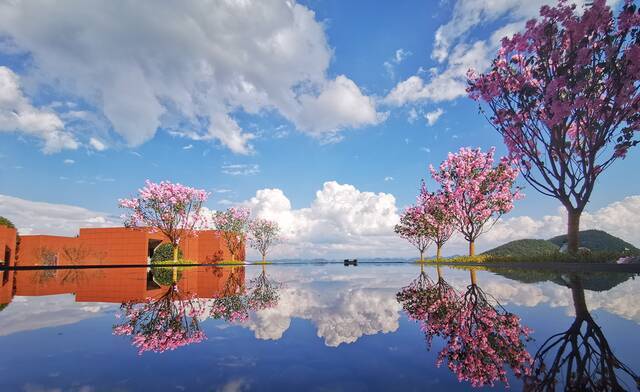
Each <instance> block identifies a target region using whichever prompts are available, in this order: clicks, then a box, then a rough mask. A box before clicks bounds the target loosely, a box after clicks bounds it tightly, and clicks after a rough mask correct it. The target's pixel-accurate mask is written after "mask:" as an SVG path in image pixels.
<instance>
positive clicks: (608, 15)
mask: <svg viewBox="0 0 640 392" xmlns="http://www.w3.org/2000/svg"><path fill="white" fill-rule="evenodd" d="M468 79H469V87H468V89H467V91H468V93H469V96H470V97H471V98H472V99H475V100H482V101H484V102H485V103H486V104H487V105H488V107H489V121H490V122H491V124H492V125H493V126H494V127H495V128H496V130H498V132H500V134H501V135H502V136H503V138H504V141H505V144H506V145H507V147H508V149H509V152H510V154H511V157H512V158H514V159H516V161H517V162H518V164H519V165H520V169H521V171H522V174H523V176H524V177H525V179H526V180H527V181H528V182H529V184H530V185H531V186H532V187H534V188H535V189H536V190H538V191H539V192H541V193H543V194H545V195H548V196H551V197H554V198H557V199H558V200H559V201H560V202H561V203H562V204H563V205H564V206H565V207H566V208H567V211H568V212H569V230H568V231H569V248H570V251H572V252H575V251H577V247H578V238H577V232H578V226H579V217H580V214H581V213H582V210H583V209H584V207H585V205H586V203H587V202H588V201H589V197H590V196H591V192H592V190H593V187H594V184H595V181H596V178H597V177H598V176H599V175H600V174H602V172H603V171H604V170H605V169H606V168H607V167H609V166H610V165H611V164H612V163H613V162H614V161H615V160H616V159H618V158H624V157H625V156H626V154H627V153H628V151H629V149H630V148H631V147H634V146H636V145H637V144H638V142H639V139H638V138H637V132H638V130H640V11H639V10H638V9H637V6H636V5H635V4H634V2H633V1H630V0H627V1H626V2H625V4H624V6H623V7H622V9H621V11H620V14H619V15H618V17H617V23H616V18H614V16H613V13H612V11H611V9H610V8H609V7H608V6H607V5H606V2H605V0H594V1H593V3H592V4H591V5H590V6H588V7H586V8H585V10H584V12H583V13H582V15H579V14H577V13H576V12H575V6H574V5H568V2H567V1H560V2H559V3H558V5H557V6H556V7H549V6H544V7H542V8H541V10H540V18H539V19H537V20H535V19H534V20H531V21H529V22H528V23H527V25H526V29H525V31H524V32H522V33H517V34H515V35H514V36H513V37H511V38H504V39H503V40H502V47H501V49H500V50H499V52H498V55H497V57H496V58H495V59H494V61H493V65H492V67H491V69H490V70H489V72H487V73H485V74H477V73H476V72H474V71H473V70H470V71H469V74H468Z"/></svg>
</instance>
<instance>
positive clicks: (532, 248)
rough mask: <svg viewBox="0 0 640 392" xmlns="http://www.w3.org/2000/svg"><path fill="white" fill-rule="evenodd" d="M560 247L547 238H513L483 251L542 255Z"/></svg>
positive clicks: (499, 253) (500, 253) (494, 254)
mask: <svg viewBox="0 0 640 392" xmlns="http://www.w3.org/2000/svg"><path fill="white" fill-rule="evenodd" d="M559 250H560V247H559V246H558V245H556V244H554V243H552V242H549V241H547V240H530V239H525V240H515V241H511V242H507V243H506V244H503V245H500V246H498V247H497V248H493V249H491V250H488V251H486V252H484V253H483V254H486V255H492V256H516V257H519V256H522V257H525V256H542V255H548V254H550V253H556V252H558V251H559Z"/></svg>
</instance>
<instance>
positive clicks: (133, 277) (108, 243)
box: [0, 226, 245, 306]
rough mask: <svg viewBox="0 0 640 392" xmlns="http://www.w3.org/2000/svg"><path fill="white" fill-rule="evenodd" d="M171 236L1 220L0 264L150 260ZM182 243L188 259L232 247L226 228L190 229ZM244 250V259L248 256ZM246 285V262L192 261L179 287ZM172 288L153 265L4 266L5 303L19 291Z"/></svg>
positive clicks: (99, 292)
mask: <svg viewBox="0 0 640 392" xmlns="http://www.w3.org/2000/svg"><path fill="white" fill-rule="evenodd" d="M163 242H168V241H167V238H166V237H165V236H164V235H162V234H161V233H153V232H151V231H150V230H148V229H130V228H124V227H114V228H85V229H80V232H79V234H78V235H77V236H75V237H63V236H51V235H25V236H20V237H19V240H18V236H17V233H16V230H15V229H10V228H7V227H2V226H0V264H2V265H4V266H52V267H53V266H70V265H71V266H82V265H105V266H106V265H144V264H148V262H149V258H150V256H151V255H152V254H153V250H154V249H155V247H157V246H158V245H159V244H161V243H163ZM180 248H181V250H182V253H183V257H184V259H186V260H190V261H194V262H197V263H216V262H220V261H223V260H230V259H231V253H230V252H229V250H228V249H227V247H226V246H225V244H224V241H223V240H222V237H221V235H220V232H218V231H215V230H201V231H198V232H195V233H194V234H193V235H186V236H185V238H184V239H183V240H182V241H181V244H180ZM244 258H245V254H244V250H242V252H241V254H240V256H239V257H238V259H239V260H244ZM231 283H233V285H241V286H243V285H244V268H243V267H214V266H200V267H186V268H184V269H183V270H182V271H181V279H180V280H179V281H178V283H177V284H178V288H179V289H180V290H182V291H183V292H189V293H192V294H195V295H196V296H198V297H201V298H214V297H218V296H220V295H223V292H224V291H225V290H228V289H229V287H230V284H231ZM166 290H167V288H166V287H163V286H161V285H159V284H157V283H156V282H155V281H154V279H153V276H152V273H151V269H149V268H112V269H47V270H38V271H26V270H18V271H13V270H3V271H0V306H1V305H3V304H8V303H9V302H11V300H12V299H13V297H14V296H42V295H55V294H74V295H75V298H76V301H79V302H114V303H121V302H127V301H142V300H144V299H145V298H148V297H156V296H160V295H162V293H164V292H165V291H166Z"/></svg>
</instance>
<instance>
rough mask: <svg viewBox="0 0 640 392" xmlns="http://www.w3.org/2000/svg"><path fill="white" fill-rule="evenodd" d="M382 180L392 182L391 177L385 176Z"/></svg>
mask: <svg viewBox="0 0 640 392" xmlns="http://www.w3.org/2000/svg"><path fill="white" fill-rule="evenodd" d="M384 180H385V181H393V177H391V176H386V177H385V178H384Z"/></svg>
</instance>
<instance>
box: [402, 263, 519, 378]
mask: <svg viewBox="0 0 640 392" xmlns="http://www.w3.org/2000/svg"><path fill="white" fill-rule="evenodd" d="M397 298H398V301H399V302H400V303H401V304H402V305H403V308H404V309H405V311H406V312H407V314H408V315H409V317H410V318H412V319H415V320H418V321H420V322H421V328H422V330H423V331H424V333H425V338H426V340H427V344H428V346H429V347H431V342H432V339H433V337H434V336H440V337H442V338H443V339H444V340H445V346H444V348H443V349H442V350H441V351H440V353H439V355H438V359H437V362H436V364H437V365H438V366H440V365H442V364H443V363H444V362H445V361H446V363H447V367H448V368H449V369H450V370H451V371H452V372H454V373H455V374H456V375H457V377H458V380H459V381H468V382H470V383H471V384H472V385H473V386H474V387H478V386H483V385H494V383H495V382H496V381H502V382H504V383H505V384H506V383H507V376H506V370H505V368H506V367H507V366H508V367H510V368H511V369H512V370H513V372H514V374H515V375H516V377H521V376H523V375H527V374H529V373H530V364H531V363H532V358H531V356H530V355H529V353H528V352H527V350H526V347H525V341H526V340H528V336H529V333H530V331H529V329H528V328H526V327H523V326H521V324H520V318H519V317H518V316H516V315H515V314H513V313H510V312H508V311H506V309H505V308H504V307H502V306H501V305H500V304H499V303H498V302H497V301H495V300H494V299H493V298H491V300H490V299H489V296H488V295H487V294H486V293H485V292H484V291H483V290H482V289H481V288H480V287H479V286H478V285H477V282H476V274H475V271H474V270H472V271H471V284H470V285H469V286H467V290H466V292H465V293H463V294H459V293H457V292H456V291H455V290H454V289H453V288H452V287H451V286H450V285H449V284H448V283H447V282H446V281H445V280H444V279H443V278H442V273H441V271H440V269H439V267H438V280H437V281H436V282H435V283H434V282H433V281H431V279H429V278H428V276H426V274H425V273H424V271H421V273H420V276H419V277H418V278H417V279H416V280H414V281H413V282H412V283H411V284H410V285H409V286H407V287H405V288H403V289H402V290H401V291H400V292H399V293H398V295H397Z"/></svg>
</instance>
